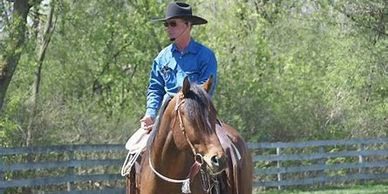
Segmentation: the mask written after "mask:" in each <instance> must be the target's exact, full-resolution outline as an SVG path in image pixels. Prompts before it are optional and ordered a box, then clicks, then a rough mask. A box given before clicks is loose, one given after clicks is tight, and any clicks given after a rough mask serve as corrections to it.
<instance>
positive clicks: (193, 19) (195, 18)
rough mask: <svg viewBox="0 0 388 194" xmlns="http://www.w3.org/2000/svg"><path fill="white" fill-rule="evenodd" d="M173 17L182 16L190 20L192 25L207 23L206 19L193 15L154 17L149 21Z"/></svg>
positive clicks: (165, 19)
mask: <svg viewBox="0 0 388 194" xmlns="http://www.w3.org/2000/svg"><path fill="white" fill-rule="evenodd" d="M174 18H183V19H185V20H188V21H190V22H191V23H192V24H193V25H202V24H207V20H205V19H203V18H201V17H199V16H195V15H190V16H174V17H166V18H156V19H152V20H151V21H152V22H164V21H167V20H169V19H174Z"/></svg>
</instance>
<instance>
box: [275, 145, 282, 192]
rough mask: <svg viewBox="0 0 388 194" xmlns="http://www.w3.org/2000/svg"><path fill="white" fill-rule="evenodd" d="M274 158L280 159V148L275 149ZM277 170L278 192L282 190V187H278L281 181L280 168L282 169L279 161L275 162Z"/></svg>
mask: <svg viewBox="0 0 388 194" xmlns="http://www.w3.org/2000/svg"><path fill="white" fill-rule="evenodd" d="M276 156H277V157H280V147H277V148H276ZM276 166H277V169H278V190H282V186H281V185H280V181H282V173H281V172H280V168H281V167H282V164H281V161H280V160H279V159H278V160H277V165H276Z"/></svg>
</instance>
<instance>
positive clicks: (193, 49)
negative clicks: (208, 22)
mask: <svg viewBox="0 0 388 194" xmlns="http://www.w3.org/2000/svg"><path fill="white" fill-rule="evenodd" d="M171 51H173V52H175V51H176V52H179V51H178V48H177V47H176V45H175V43H173V44H172V48H171ZM184 52H185V53H197V52H198V43H197V42H196V41H195V40H194V39H193V38H191V39H190V42H189V46H187V48H186V49H185V51H184Z"/></svg>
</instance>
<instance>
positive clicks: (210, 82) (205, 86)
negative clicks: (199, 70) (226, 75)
mask: <svg viewBox="0 0 388 194" xmlns="http://www.w3.org/2000/svg"><path fill="white" fill-rule="evenodd" d="M212 85H213V75H210V77H209V79H207V81H206V82H205V83H204V84H203V85H202V87H203V89H205V91H206V92H207V93H209V92H210V90H211V88H212Z"/></svg>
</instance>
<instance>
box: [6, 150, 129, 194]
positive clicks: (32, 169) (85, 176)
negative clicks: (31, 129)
mask: <svg viewBox="0 0 388 194" xmlns="http://www.w3.org/2000/svg"><path fill="white" fill-rule="evenodd" d="M125 156H126V153H125V150H124V145H61V146H49V147H28V148H27V147H24V148H0V157H1V160H0V161H1V162H0V193H56V194H59V193H74V194H75V193H86V194H87V193H101V194H111V193H124V189H123V187H124V185H125V182H124V179H123V177H121V176H120V174H119V172H120V167H121V165H122V163H123V161H124V159H123V158H124V157H125ZM26 161H28V162H26Z"/></svg>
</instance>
